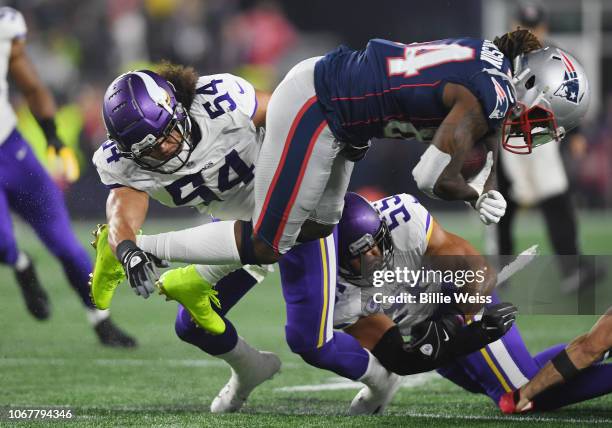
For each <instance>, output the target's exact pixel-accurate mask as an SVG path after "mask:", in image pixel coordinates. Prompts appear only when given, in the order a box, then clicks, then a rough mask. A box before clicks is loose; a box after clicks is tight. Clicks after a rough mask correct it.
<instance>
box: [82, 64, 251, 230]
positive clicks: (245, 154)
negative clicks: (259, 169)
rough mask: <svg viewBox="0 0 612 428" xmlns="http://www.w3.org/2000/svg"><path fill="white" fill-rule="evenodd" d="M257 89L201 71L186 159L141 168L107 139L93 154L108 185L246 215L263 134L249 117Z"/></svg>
mask: <svg viewBox="0 0 612 428" xmlns="http://www.w3.org/2000/svg"><path fill="white" fill-rule="evenodd" d="M256 110H257V100H256V98H255V89H254V88H253V86H251V84H250V83H248V82H247V81H246V80H244V79H242V78H240V77H237V76H233V75H231V74H215V75H212V76H202V77H200V78H199V79H198V83H197V85H196V96H195V99H194V100H193V104H192V105H191V109H190V110H189V115H190V116H191V118H192V121H193V122H194V123H195V124H197V126H198V127H199V128H200V131H201V134H202V137H201V139H200V141H198V142H197V145H196V147H195V148H194V149H193V152H192V154H191V157H190V159H189V162H187V164H186V165H185V166H184V167H183V168H181V169H179V170H178V171H177V172H175V173H173V174H160V173H156V172H152V171H146V170H144V169H142V168H140V167H139V166H138V165H137V164H136V163H135V162H133V161H131V160H130V159H126V158H123V157H121V156H119V154H118V153H117V148H116V147H115V143H114V142H113V141H107V142H106V143H105V144H104V145H102V147H100V148H99V149H98V150H97V151H96V152H95V154H94V156H93V162H94V164H95V165H96V168H97V169H98V174H99V175H100V179H101V180H102V183H104V184H105V185H106V186H107V187H108V188H115V187H120V186H127V187H132V188H134V189H136V190H141V191H143V192H146V193H147V194H149V196H151V197H152V198H153V199H156V200H158V201H159V202H161V203H162V204H164V205H167V206H169V207H176V206H193V207H196V208H197V209H198V210H199V211H201V212H203V213H207V214H211V215H213V216H215V217H217V218H220V219H228V220H229V219H231V220H250V219H251V216H252V214H253V204H254V202H253V179H254V169H255V161H256V160H257V157H258V155H259V148H260V142H261V136H260V135H259V134H258V133H257V130H256V129H255V126H254V125H253V122H252V121H251V118H252V117H253V115H254V114H255V111H256Z"/></svg>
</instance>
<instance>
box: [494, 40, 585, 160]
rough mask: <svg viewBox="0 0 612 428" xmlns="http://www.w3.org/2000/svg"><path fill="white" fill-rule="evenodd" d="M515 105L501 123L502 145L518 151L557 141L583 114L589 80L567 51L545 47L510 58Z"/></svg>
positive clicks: (525, 151)
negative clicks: (512, 67) (512, 65)
mask: <svg viewBox="0 0 612 428" xmlns="http://www.w3.org/2000/svg"><path fill="white" fill-rule="evenodd" d="M513 83H514V87H515V90H516V98H517V103H516V105H515V106H514V107H513V108H512V109H511V110H510V112H509V114H508V115H507V116H506V118H505V120H504V123H503V125H502V146H503V147H504V148H505V149H506V150H508V151H510V152H512V153H518V154H529V153H531V151H532V149H533V148H534V147H537V146H540V145H542V144H545V143H548V142H550V141H552V140H555V141H561V140H562V139H563V137H564V136H565V134H567V132H569V131H570V130H572V129H574V128H575V127H576V126H578V124H579V123H580V120H581V119H582V118H583V117H584V115H585V114H586V111H587V109H588V106H589V98H590V97H589V83H588V80H587V77H586V74H585V72H584V69H583V68H582V66H581V65H580V63H579V62H578V61H577V60H576V59H575V58H574V57H573V56H571V55H570V54H569V53H567V52H565V51H563V50H561V49H559V48H556V47H545V48H543V49H538V50H536V51H532V52H529V53H526V54H522V55H519V56H517V57H516V58H515V59H514V78H513Z"/></svg>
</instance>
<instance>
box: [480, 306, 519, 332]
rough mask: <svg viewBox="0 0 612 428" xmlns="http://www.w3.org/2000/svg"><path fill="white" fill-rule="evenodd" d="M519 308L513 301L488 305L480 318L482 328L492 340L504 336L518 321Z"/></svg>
mask: <svg viewBox="0 0 612 428" xmlns="http://www.w3.org/2000/svg"><path fill="white" fill-rule="evenodd" d="M517 313H518V309H517V308H516V306H514V305H513V304H512V303H506V302H504V303H497V304H496V305H493V306H486V307H485V309H484V312H483V314H482V318H481V319H480V323H481V328H482V330H483V331H484V333H485V335H486V336H487V337H488V338H489V340H491V341H495V340H497V339H499V338H500V337H502V336H503V335H504V334H506V333H507V332H508V330H510V328H512V325H513V324H514V321H516V314H517Z"/></svg>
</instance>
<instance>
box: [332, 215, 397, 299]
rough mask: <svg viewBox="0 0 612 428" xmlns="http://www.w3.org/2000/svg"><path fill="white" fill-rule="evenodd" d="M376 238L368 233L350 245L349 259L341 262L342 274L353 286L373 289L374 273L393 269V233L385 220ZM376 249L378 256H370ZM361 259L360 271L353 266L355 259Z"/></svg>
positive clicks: (382, 221)
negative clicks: (376, 248) (375, 248)
mask: <svg viewBox="0 0 612 428" xmlns="http://www.w3.org/2000/svg"><path fill="white" fill-rule="evenodd" d="M380 224H381V226H380V228H379V229H378V231H377V232H376V235H375V236H372V235H371V234H370V233H366V234H365V235H363V236H362V237H361V238H359V239H358V240H356V241H355V242H353V243H351V244H350V245H349V253H350V255H349V258H348V259H346V258H345V259H344V260H341V261H340V272H341V274H342V276H343V277H344V278H345V279H346V280H347V281H348V282H350V283H351V284H353V285H356V286H358V287H371V286H372V284H373V281H374V273H375V272H376V271H381V270H391V269H393V240H392V239H391V232H390V231H389V227H388V226H387V223H386V222H385V221H384V220H381V222H380ZM374 247H378V254H377V255H373V254H370V252H371V250H372V249H373V248H374ZM357 257H358V258H359V266H360V269H359V271H356V270H355V269H354V267H353V265H352V264H351V261H352V260H354V259H355V258H357Z"/></svg>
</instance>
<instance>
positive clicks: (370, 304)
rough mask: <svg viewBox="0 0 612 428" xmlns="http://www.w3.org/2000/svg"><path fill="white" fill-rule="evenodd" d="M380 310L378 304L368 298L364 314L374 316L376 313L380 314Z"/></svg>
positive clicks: (371, 298)
mask: <svg viewBox="0 0 612 428" xmlns="http://www.w3.org/2000/svg"><path fill="white" fill-rule="evenodd" d="M380 309H381V305H380V303H376V302H375V301H374V298H373V297H370V298H369V299H368V301H367V303H366V304H365V307H364V312H366V313H368V314H375V313H377V312H380Z"/></svg>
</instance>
